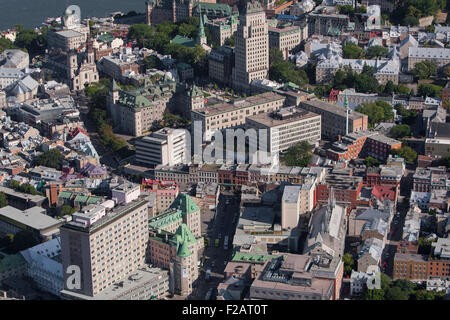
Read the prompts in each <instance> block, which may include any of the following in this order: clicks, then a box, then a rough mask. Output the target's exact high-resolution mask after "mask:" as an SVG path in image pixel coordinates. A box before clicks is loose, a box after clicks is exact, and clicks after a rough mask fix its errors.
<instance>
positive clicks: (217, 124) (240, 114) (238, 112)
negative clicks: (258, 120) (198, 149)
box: [191, 92, 286, 141]
mask: <svg viewBox="0 0 450 320" xmlns="http://www.w3.org/2000/svg"><path fill="white" fill-rule="evenodd" d="M285 99H286V98H285V97H283V96H281V95H279V94H276V93H274V92H266V93H262V94H259V95H255V96H251V97H247V98H241V99H236V100H234V101H233V102H231V103H220V104H215V105H212V106H209V107H205V108H203V109H199V110H196V111H192V113H191V119H192V123H193V124H194V121H200V122H201V124H202V133H206V140H208V141H209V140H211V137H212V135H213V133H214V131H216V130H222V129H226V128H232V127H237V126H241V125H243V124H245V121H246V118H247V117H248V116H250V115H256V114H258V113H264V112H269V111H275V110H278V109H280V108H281V107H282V106H283V104H284V101H285ZM194 128H195V127H194Z"/></svg>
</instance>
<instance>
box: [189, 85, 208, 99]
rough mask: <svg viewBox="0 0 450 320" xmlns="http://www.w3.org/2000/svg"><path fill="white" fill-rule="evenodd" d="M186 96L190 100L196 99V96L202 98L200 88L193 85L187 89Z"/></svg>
mask: <svg viewBox="0 0 450 320" xmlns="http://www.w3.org/2000/svg"><path fill="white" fill-rule="evenodd" d="M188 96H189V97H191V98H194V97H198V96H201V97H203V96H204V95H203V92H202V90H200V88H199V87H197V86H196V85H195V84H194V85H192V87H190V88H189V90H188Z"/></svg>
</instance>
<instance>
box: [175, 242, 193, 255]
mask: <svg viewBox="0 0 450 320" xmlns="http://www.w3.org/2000/svg"><path fill="white" fill-rule="evenodd" d="M191 254H192V253H191V251H190V250H189V247H188V244H187V241H184V242H183V243H182V244H181V246H180V247H179V248H178V251H177V256H179V257H180V258H187V257H189V256H190V255H191Z"/></svg>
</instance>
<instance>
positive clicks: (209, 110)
mask: <svg viewBox="0 0 450 320" xmlns="http://www.w3.org/2000/svg"><path fill="white" fill-rule="evenodd" d="M284 99H286V98H285V97H283V96H281V95H279V94H277V93H274V92H265V93H262V94H258V95H254V96H250V97H247V98H239V99H236V100H233V101H232V102H230V103H219V104H215V105H211V106H209V107H205V108H202V109H198V110H196V111H193V112H196V113H201V114H204V115H207V116H211V115H215V114H221V113H225V112H230V111H234V110H239V109H242V108H248V107H251V106H254V105H259V104H262V103H268V102H271V101H279V100H284Z"/></svg>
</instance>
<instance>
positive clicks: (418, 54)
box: [408, 47, 450, 71]
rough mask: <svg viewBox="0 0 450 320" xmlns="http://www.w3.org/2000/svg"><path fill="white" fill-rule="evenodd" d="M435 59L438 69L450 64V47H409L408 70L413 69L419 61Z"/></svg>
mask: <svg viewBox="0 0 450 320" xmlns="http://www.w3.org/2000/svg"><path fill="white" fill-rule="evenodd" d="M422 61H433V62H434V63H435V64H436V66H437V68H438V70H439V69H441V68H444V67H446V66H447V65H448V64H450V48H419V47H410V48H409V49H408V71H412V70H413V69H414V66H415V65H416V63H418V62H422Z"/></svg>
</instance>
